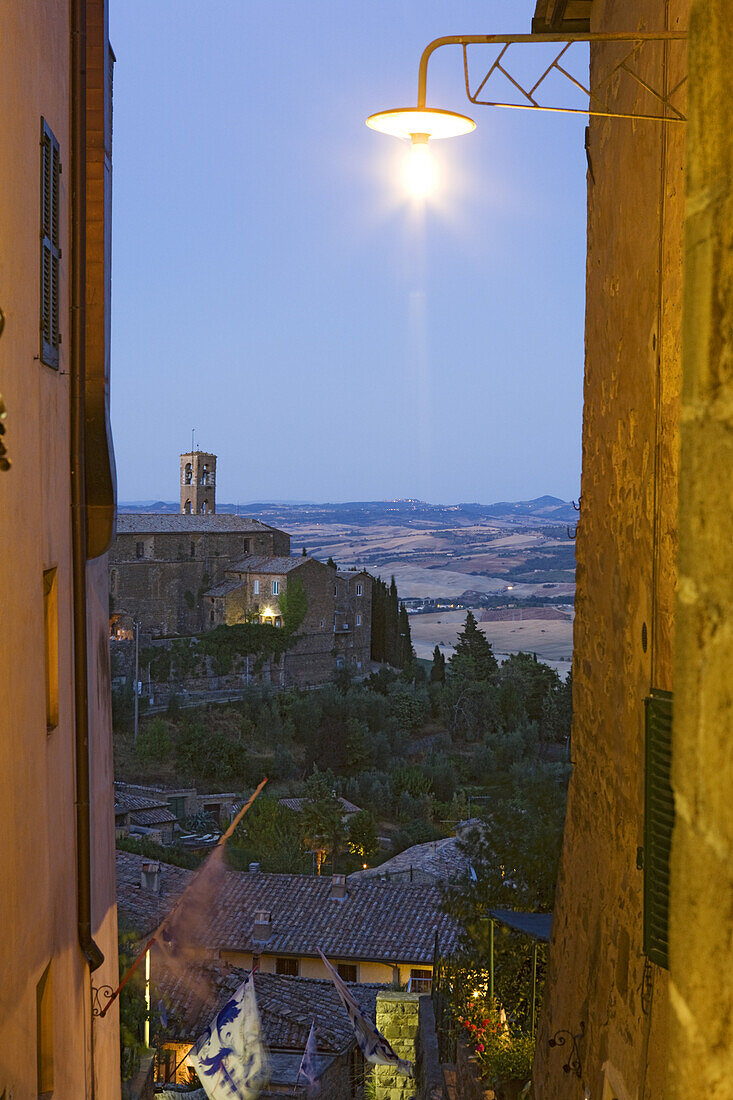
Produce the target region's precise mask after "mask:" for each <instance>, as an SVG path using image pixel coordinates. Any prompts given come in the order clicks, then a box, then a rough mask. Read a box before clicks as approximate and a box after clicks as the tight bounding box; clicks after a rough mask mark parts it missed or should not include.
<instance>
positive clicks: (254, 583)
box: [252, 580, 260, 596]
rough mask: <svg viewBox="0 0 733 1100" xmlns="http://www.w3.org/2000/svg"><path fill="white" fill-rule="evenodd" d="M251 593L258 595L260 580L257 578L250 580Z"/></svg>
mask: <svg viewBox="0 0 733 1100" xmlns="http://www.w3.org/2000/svg"><path fill="white" fill-rule="evenodd" d="M252 594H253V595H254V596H259V594H260V582H259V581H257V580H256V581H252Z"/></svg>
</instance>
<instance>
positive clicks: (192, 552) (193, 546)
mask: <svg viewBox="0 0 733 1100" xmlns="http://www.w3.org/2000/svg"><path fill="white" fill-rule="evenodd" d="M191 557H192V558H195V557H196V543H195V542H192V543H191Z"/></svg>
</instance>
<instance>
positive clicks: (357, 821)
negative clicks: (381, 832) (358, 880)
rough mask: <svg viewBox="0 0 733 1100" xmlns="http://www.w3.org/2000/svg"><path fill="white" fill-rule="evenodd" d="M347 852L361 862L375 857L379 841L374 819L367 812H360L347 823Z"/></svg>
mask: <svg viewBox="0 0 733 1100" xmlns="http://www.w3.org/2000/svg"><path fill="white" fill-rule="evenodd" d="M348 828H349V851H350V852H353V853H354V854H355V855H357V856H359V858H360V859H361V860H363V861H366V860H368V859H369V858H370V857H371V856H373V855H376V853H377V852H378V850H379V839H378V837H377V828H376V825H375V823H374V818H373V817H372V815H371V814H370V813H369V811H368V810H360V811H359V813H358V814H354V816H353V817H352V818H351V820H350V821H349V827H348Z"/></svg>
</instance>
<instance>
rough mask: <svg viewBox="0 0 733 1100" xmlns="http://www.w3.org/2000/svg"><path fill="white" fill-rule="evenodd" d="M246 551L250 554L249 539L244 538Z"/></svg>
mask: <svg viewBox="0 0 733 1100" xmlns="http://www.w3.org/2000/svg"><path fill="white" fill-rule="evenodd" d="M244 552H245V554H249V539H245V540H244Z"/></svg>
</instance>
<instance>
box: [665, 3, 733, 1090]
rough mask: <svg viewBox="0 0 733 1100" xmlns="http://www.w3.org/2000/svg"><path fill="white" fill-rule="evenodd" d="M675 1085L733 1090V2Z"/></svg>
mask: <svg viewBox="0 0 733 1100" xmlns="http://www.w3.org/2000/svg"><path fill="white" fill-rule="evenodd" d="M688 141H689V156H688V165H687V227H686V256H685V263H686V274H685V309H684V312H685V318H684V355H683V368H684V375H683V390H682V430H681V436H682V439H681V476H680V512H679V536H680V586H679V598H678V602H677V645H676V665H675V671H676V679H677V697H676V704H675V719H674V727H673V786H674V790H675V805H676V812H677V824H676V828H675V834H674V839H673V850H672V886H671V907H670V908H671V912H670V940H671V943H670V952H671V984H670V1001H671V1041H670V1072H669V1084H668V1092H667V1095H668V1096H669V1097H671V1098H674V1100H677V1098H679V1100H682V1098H687V1097H691V1096H695V1097H698V1096H699V1097H703V1096H704V1097H705V1098H706V1100H723V1098H725V1100H728V1098H729V1097H731V1096H733V798H732V797H731V792H732V791H733V747H732V746H733V738H732V736H731V728H732V726H733V568H731V547H732V546H733V531H732V527H733V521H732V518H731V517H732V516H733V498H732V496H731V472H732V471H733V11H732V10H731V4H730V0H695V2H694V3H693V6H692V13H691V19H690V121H689V137H688Z"/></svg>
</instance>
